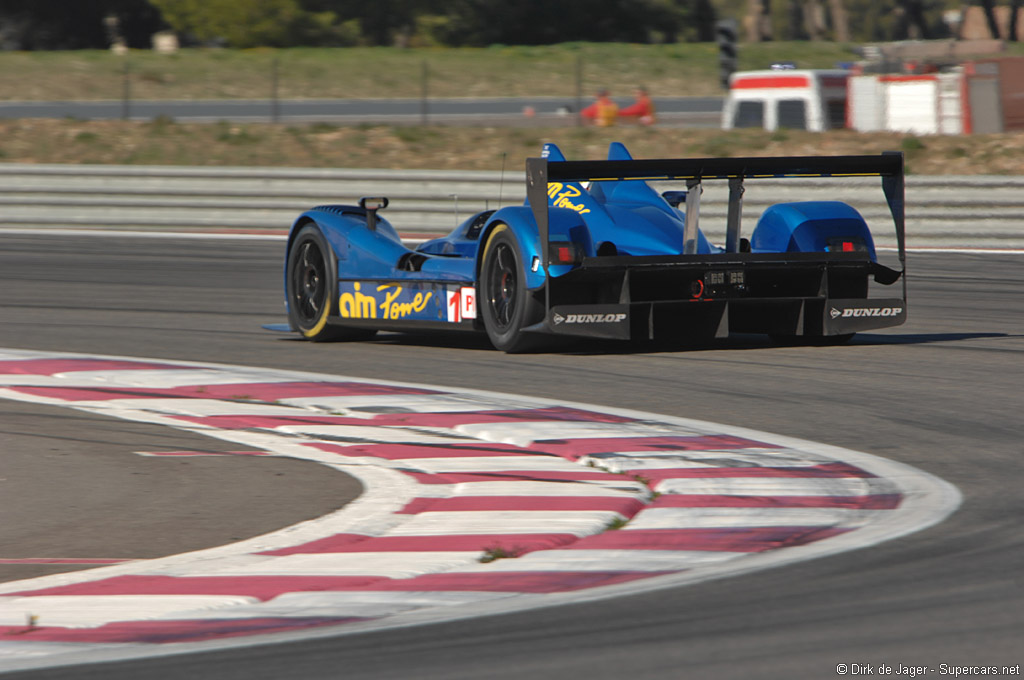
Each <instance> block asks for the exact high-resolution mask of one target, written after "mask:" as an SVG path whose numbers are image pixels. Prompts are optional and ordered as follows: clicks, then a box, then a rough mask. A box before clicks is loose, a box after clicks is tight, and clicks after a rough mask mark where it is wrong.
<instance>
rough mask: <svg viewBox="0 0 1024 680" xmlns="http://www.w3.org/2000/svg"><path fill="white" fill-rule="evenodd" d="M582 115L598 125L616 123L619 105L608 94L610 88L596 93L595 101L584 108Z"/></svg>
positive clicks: (604, 125)
mask: <svg viewBox="0 0 1024 680" xmlns="http://www.w3.org/2000/svg"><path fill="white" fill-rule="evenodd" d="M580 115H582V116H583V117H584V118H586V119H587V120H590V121H592V122H593V123H594V125H597V126H598V127H609V126H611V125H615V119H616V118H617V117H618V115H619V105H618V104H616V103H615V102H614V101H612V98H611V97H609V96H608V90H601V91H599V92H598V93H597V95H595V101H594V103H593V104H591V105H590V106H588V107H587V108H585V109H583V110H582V111H581V112H580Z"/></svg>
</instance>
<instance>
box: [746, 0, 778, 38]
mask: <svg viewBox="0 0 1024 680" xmlns="http://www.w3.org/2000/svg"><path fill="white" fill-rule="evenodd" d="M743 24H744V26H745V27H746V29H747V40H748V41H749V42H767V41H769V40H771V39H772V0H747V15H746V17H744V19H743Z"/></svg>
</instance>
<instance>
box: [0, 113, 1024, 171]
mask: <svg viewBox="0 0 1024 680" xmlns="http://www.w3.org/2000/svg"><path fill="white" fill-rule="evenodd" d="M612 141H621V142H623V143H624V144H626V146H627V147H628V148H629V149H630V150H631V151H632V152H633V155H634V156H635V157H636V158H666V157H675V158H698V157H712V156H754V155H764V156H784V155H818V154H821V155H840V154H861V153H881V152H882V151H889V150H902V151H903V152H904V153H905V154H906V158H907V167H908V171H909V172H911V173H915V174H947V175H959V174H964V175H969V174H1022V173H1024V133H1004V134H997V135H973V136H970V137H959V136H915V135H907V134H901V133H895V132H880V133H870V134H864V133H857V132H853V131H848V130H841V131H833V132H827V133H813V132H802V131H793V130H788V131H784V132H766V131H763V130H715V129H707V128H703V129H696V128H695V129H686V128H683V129H680V128H659V127H653V128H643V127H637V126H626V125H622V126H619V127H614V128H593V127H583V128H573V127H568V128H565V127H563V128H512V127H466V126H461V127H445V126H431V127H415V126H414V127H395V126H386V125H356V126H336V125H329V124H324V123H314V124H309V125H284V124H282V125H272V124H255V123H253V124H233V123H227V122H221V123H212V124H199V123H176V122H174V121H172V120H168V119H157V120H155V121H152V122H134V121H77V120H50V119H23V120H0V162H18V163H87V164H128V165H132V164H138V165H208V166H271V167H347V168H395V169H403V168H428V169H463V170H498V169H500V168H501V167H502V163H503V162H504V164H505V168H506V170H508V171H509V172H510V173H515V172H519V171H521V170H522V168H523V167H524V163H525V159H526V158H527V157H530V156H536V155H538V154H539V153H540V149H541V145H542V144H543V143H544V142H555V143H556V144H558V145H559V146H560V147H561V148H562V150H563V151H564V152H565V153H566V155H567V156H568V157H569V158H572V159H600V158H604V157H605V155H606V154H607V149H608V144H609V143H610V142H612ZM503 154H504V159H503ZM511 178H514V175H511V176H510V179H511Z"/></svg>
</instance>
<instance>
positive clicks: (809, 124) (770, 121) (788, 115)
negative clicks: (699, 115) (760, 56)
mask: <svg viewBox="0 0 1024 680" xmlns="http://www.w3.org/2000/svg"><path fill="white" fill-rule="evenodd" d="M849 77H850V73H849V71H841V70H820V69H813V70H812V69H784V70H770V71H769V70H764V71H737V72H736V73H733V74H732V76H731V77H730V78H729V94H728V96H727V97H726V99H725V105H724V107H723V108H722V128H723V129H726V130H729V129H732V128H749V127H754V128H764V129H765V130H776V129H779V128H790V129H794V130H811V131H815V132H820V131H823V130H835V129H839V128H844V127H846V111H847V88H846V85H847V80H848V79H849Z"/></svg>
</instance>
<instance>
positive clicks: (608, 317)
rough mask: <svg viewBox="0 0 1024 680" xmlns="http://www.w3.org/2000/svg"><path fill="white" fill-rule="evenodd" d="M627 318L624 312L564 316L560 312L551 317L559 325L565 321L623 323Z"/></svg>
mask: <svg viewBox="0 0 1024 680" xmlns="http://www.w3.org/2000/svg"><path fill="white" fill-rule="evenodd" d="M625 320H626V315H625V314H624V313H622V312H619V313H616V314H566V315H565V316H562V315H561V314H559V313H558V312H555V315H554V316H553V317H551V321H552V322H553V323H554V324H555V325H556V326H557V325H559V324H562V323H565V324H570V323H621V322H623V321H625Z"/></svg>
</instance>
